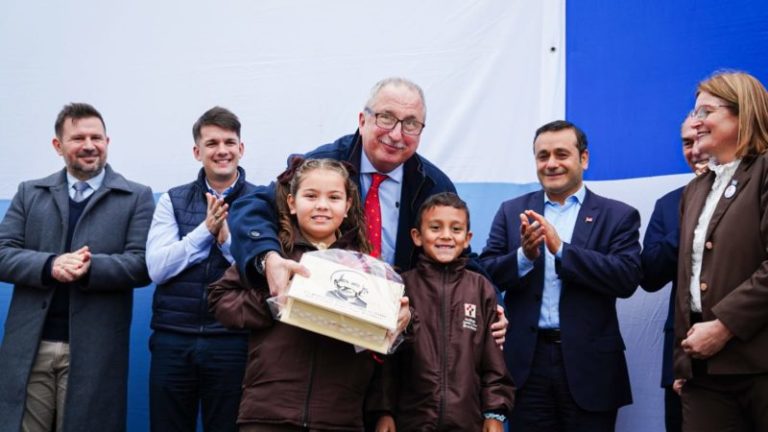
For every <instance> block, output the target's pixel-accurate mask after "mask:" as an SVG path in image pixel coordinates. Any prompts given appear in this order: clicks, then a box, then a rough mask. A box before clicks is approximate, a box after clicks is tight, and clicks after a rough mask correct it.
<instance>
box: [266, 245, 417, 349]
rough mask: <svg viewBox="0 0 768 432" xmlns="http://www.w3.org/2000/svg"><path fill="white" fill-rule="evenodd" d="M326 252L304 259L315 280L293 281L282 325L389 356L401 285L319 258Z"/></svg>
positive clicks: (300, 277)
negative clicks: (285, 324) (292, 326)
mask: <svg viewBox="0 0 768 432" xmlns="http://www.w3.org/2000/svg"><path fill="white" fill-rule="evenodd" d="M323 252H325V251H323ZM323 252H320V253H317V252H311V253H306V254H304V255H303V256H302V258H301V263H302V264H303V265H304V266H305V267H307V268H308V269H309V271H310V273H311V277H310V278H305V277H303V276H299V275H295V276H294V278H293V281H292V282H291V286H290V289H289V291H288V294H287V301H286V303H285V305H284V306H283V308H282V312H281V314H280V318H279V319H280V321H282V322H284V323H287V324H292V325H295V326H297V327H301V328H303V329H305V330H309V331H312V332H315V333H319V334H322V335H325V336H328V337H332V338H334V339H339V340H342V341H345V342H349V343H351V344H354V345H358V346H361V347H364V348H367V349H370V350H373V351H376V352H380V353H387V351H388V349H389V346H390V344H391V340H390V339H391V338H387V331H388V330H390V331H394V330H395V328H396V326H397V314H398V311H399V309H400V297H402V296H403V291H404V286H403V284H402V283H398V282H395V281H393V280H389V279H386V278H384V277H379V276H374V275H373V274H370V273H367V272H365V271H363V270H361V269H356V268H353V267H350V266H346V265H342V264H339V263H337V262H333V261H329V260H327V259H323V258H319V257H318V255H321V254H322V253H323ZM337 252H338V251H336V253H337ZM350 253H353V252H350ZM358 256H360V255H359V254H358ZM366 259H371V260H374V259H375V258H370V257H366ZM378 264H380V265H385V264H384V263H380V262H378Z"/></svg>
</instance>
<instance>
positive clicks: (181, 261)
mask: <svg viewBox="0 0 768 432" xmlns="http://www.w3.org/2000/svg"><path fill="white" fill-rule="evenodd" d="M236 183H237V179H235V181H234V182H233V183H232V185H230V187H228V188H227V189H226V190H225V191H224V192H223V193H221V194H219V193H217V192H216V191H215V190H213V189H212V188H211V185H209V184H208V181H206V182H205V185H206V187H207V188H208V192H210V193H212V194H213V195H215V196H216V197H217V198H219V199H222V198H224V197H226V196H227V195H228V194H229V193H230V192H231V191H232V188H233V187H234V185H235V184H236ZM215 241H216V239H215V238H214V237H213V234H211V232H210V231H208V227H207V226H205V220H203V221H202V222H201V223H200V225H198V226H197V227H195V229H193V230H192V231H190V232H189V233H188V234H187V235H186V236H185V237H184V238H179V225H178V224H177V223H176V217H175V216H174V214H173V203H172V202H171V197H170V196H169V195H168V192H165V193H163V194H162V195H160V199H159V200H158V202H157V207H156V208H155V214H154V215H153V216H152V225H150V227H149V234H148V235H147V250H146V261H147V270H148V271H149V277H150V278H151V279H152V282H154V283H155V284H162V283H164V282H166V281H167V280H169V279H170V278H172V277H174V276H176V275H178V274H179V273H181V272H182V271H183V270H184V269H186V268H187V267H189V266H191V265H193V264H196V263H198V262H200V261H202V260H204V259H205V258H207V257H208V254H210V252H211V245H212V244H213V243H214V242H215ZM231 244H232V236H231V235H230V236H229V237H227V240H226V241H225V242H224V244H221V245H218V247H219V250H220V251H221V254H222V255H224V258H225V259H226V260H227V261H229V262H230V264H232V263H234V262H235V259H234V258H233V257H232V253H231V252H230V250H229V248H230V246H231Z"/></svg>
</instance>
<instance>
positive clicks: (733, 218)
mask: <svg viewBox="0 0 768 432" xmlns="http://www.w3.org/2000/svg"><path fill="white" fill-rule="evenodd" d="M714 180H715V173H713V172H710V173H707V174H705V175H701V176H699V177H697V178H695V179H694V180H693V181H691V183H689V184H688V186H687V187H686V189H685V192H683V202H682V207H681V219H680V254H679V262H680V266H679V270H678V274H677V278H678V286H679V287H680V289H679V290H678V292H677V299H676V304H675V308H676V309H675V345H676V346H675V377H677V378H690V377H691V361H690V357H688V356H687V355H685V353H684V352H683V350H682V349H681V348H679V347H680V342H681V341H682V340H683V339H684V338H685V336H686V333H687V332H688V330H689V329H690V327H691V323H690V289H689V287H690V281H691V273H692V270H691V247H692V243H693V231H694V229H695V228H696V225H697V223H698V219H699V215H700V214H701V211H702V209H703V208H704V202H705V201H706V199H707V195H708V194H709V191H710V190H711V188H712V183H713V182H714ZM733 181H735V182H736V190H735V193H734V194H733V195H732V196H731V197H726V196H725V194H724V195H723V196H722V197H720V200H719V201H718V203H717V207H716V208H715V212H714V214H713V216H712V219H711V221H710V223H709V226H708V227H707V234H706V243H705V247H704V254H703V257H702V268H701V277H700V281H701V283H702V284H706V289H703V288H702V292H701V304H702V315H703V319H704V321H711V320H714V319H720V321H722V322H723V324H725V326H726V327H728V329H729V330H730V331H731V332H733V334H734V338H733V339H731V340H730V341H729V342H728V343H727V344H726V345H725V347H724V348H723V349H722V350H721V351H720V352H719V353H717V354H715V355H714V356H712V357H711V358H709V359H708V360H707V371H708V373H709V374H713V375H721V374H723V375H724V374H754V373H766V372H768V252H767V251H766V247H768V155H762V156H757V157H752V158H745V159H744V160H742V161H741V164H740V165H739V167H738V168H737V170H736V172H735V173H734V175H733Z"/></svg>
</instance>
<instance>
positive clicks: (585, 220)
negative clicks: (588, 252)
mask: <svg viewBox="0 0 768 432" xmlns="http://www.w3.org/2000/svg"><path fill="white" fill-rule="evenodd" d="M599 218H600V208H599V207H598V206H597V205H596V204H595V199H594V196H593V194H592V192H591V191H590V190H589V189H587V190H586V193H585V194H584V203H583V204H582V205H581V209H580V210H579V215H578V216H577V217H576V224H575V225H574V227H573V235H572V236H571V244H572V245H574V246H578V247H582V248H583V247H586V246H587V244H588V243H589V238H590V236H591V235H592V229H593V228H594V226H595V224H596V223H598V222H599V221H600V219H599Z"/></svg>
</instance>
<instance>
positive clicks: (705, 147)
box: [675, 71, 768, 432]
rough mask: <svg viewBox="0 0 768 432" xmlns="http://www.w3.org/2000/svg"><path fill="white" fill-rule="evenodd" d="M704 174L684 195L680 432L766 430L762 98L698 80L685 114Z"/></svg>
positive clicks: (767, 237)
mask: <svg viewBox="0 0 768 432" xmlns="http://www.w3.org/2000/svg"><path fill="white" fill-rule="evenodd" d="M691 117H692V122H691V126H692V127H693V128H694V129H696V132H697V138H696V144H695V146H696V147H697V150H698V151H700V152H703V153H708V154H709V155H710V172H709V173H706V174H703V175H700V176H698V177H696V178H695V179H693V180H692V181H691V183H690V184H688V186H687V187H686V189H685V191H684V192H683V199H682V204H681V220H680V250H679V256H678V258H679V266H678V287H679V288H678V292H677V299H676V304H675V308H676V310H675V338H676V348H675V376H676V378H677V380H676V381H675V387H676V389H677V390H678V391H680V392H681V397H682V403H683V430H685V431H696V432H701V431H725V430H728V431H766V430H768V249H767V248H768V154H766V150H768V94H767V93H766V90H765V87H763V85H762V84H761V83H760V81H758V80H757V79H756V78H755V77H753V76H751V75H749V74H747V73H744V72H730V71H729V72H719V73H716V74H715V75H713V76H712V77H710V78H708V79H706V80H704V81H702V82H701V83H700V84H699V86H698V90H697V93H696V106H695V108H694V110H693V111H692V113H691Z"/></svg>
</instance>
